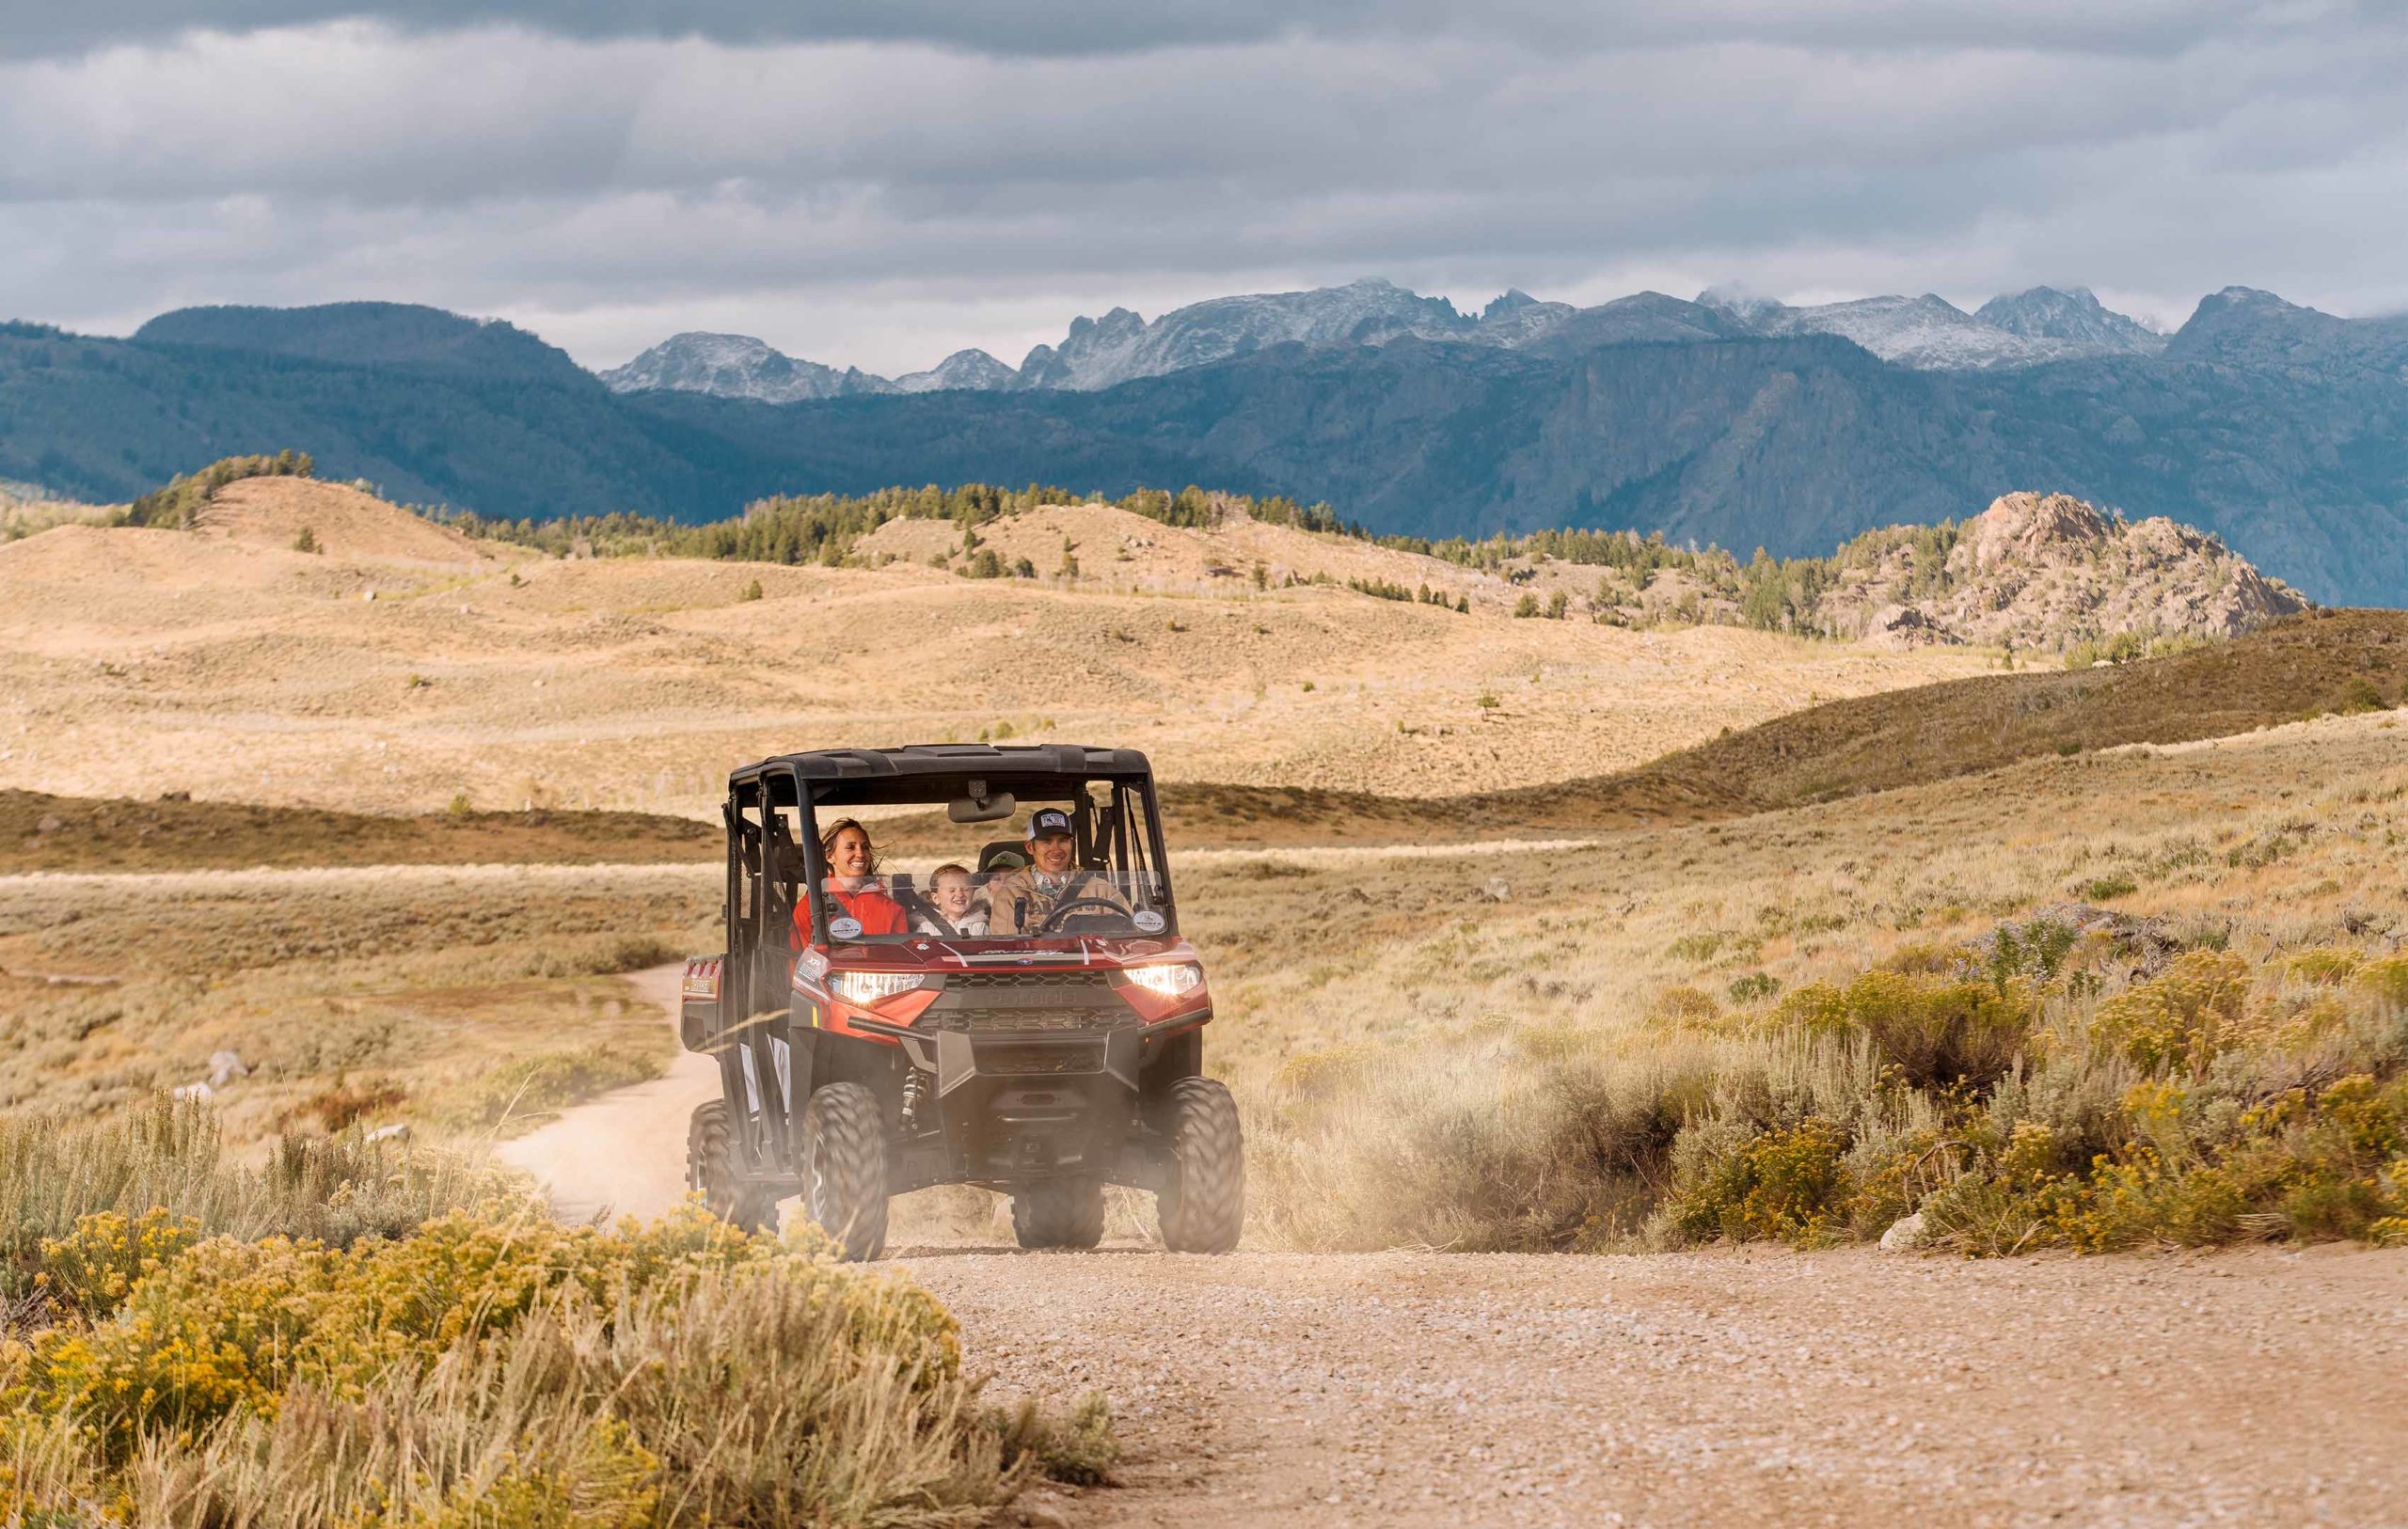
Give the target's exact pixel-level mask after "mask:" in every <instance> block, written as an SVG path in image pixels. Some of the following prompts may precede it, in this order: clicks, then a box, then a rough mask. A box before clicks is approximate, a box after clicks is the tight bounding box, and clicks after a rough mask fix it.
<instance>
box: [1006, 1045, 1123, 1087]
mask: <svg viewBox="0 0 2408 1529" xmlns="http://www.w3.org/2000/svg"><path fill="white" fill-rule="evenodd" d="M977 1058H978V1070H979V1071H980V1072H981V1073H993V1074H998V1075H1001V1076H1005V1077H1011V1078H1035V1077H1045V1076H1058V1075H1061V1074H1065V1073H1085V1072H1101V1071H1102V1070H1103V1047H1102V1045H1101V1043H1100V1042H1092V1041H1091V1042H1088V1043H1086V1044H1085V1045H1071V1046H982V1047H980V1048H978V1050H977Z"/></svg>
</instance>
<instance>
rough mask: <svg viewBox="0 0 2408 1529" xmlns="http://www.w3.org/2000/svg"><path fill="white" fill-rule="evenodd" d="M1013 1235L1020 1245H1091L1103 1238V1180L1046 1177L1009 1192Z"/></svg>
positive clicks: (1059, 1246)
mask: <svg viewBox="0 0 2408 1529" xmlns="http://www.w3.org/2000/svg"><path fill="white" fill-rule="evenodd" d="M1012 1236H1013V1237H1017V1238H1018V1239H1019V1241H1020V1245H1021V1246H1022V1247H1023V1248H1092V1247H1094V1246H1095V1245H1096V1244H1097V1243H1099V1242H1101V1241H1102V1240H1103V1181H1102V1180H1101V1179H1095V1178H1049V1179H1045V1180H1043V1181H1041V1182H1039V1183H1036V1184H1031V1185H1028V1186H1026V1187H1025V1188H1023V1189H1021V1190H1017V1191H1015V1192H1014V1193H1013V1195H1012Z"/></svg>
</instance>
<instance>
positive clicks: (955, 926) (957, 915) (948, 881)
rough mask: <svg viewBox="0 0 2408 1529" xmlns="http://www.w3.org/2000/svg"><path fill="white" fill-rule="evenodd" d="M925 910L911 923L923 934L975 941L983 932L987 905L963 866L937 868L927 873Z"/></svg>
mask: <svg viewBox="0 0 2408 1529" xmlns="http://www.w3.org/2000/svg"><path fill="white" fill-rule="evenodd" d="M927 903H928V906H927V911H926V912H923V913H922V914H921V915H920V916H919V918H917V919H916V920H914V921H913V922H912V928H913V929H914V930H915V931H916V932H918V933H920V934H923V935H936V936H939V937H941V938H944V937H951V938H964V939H975V938H978V937H979V936H981V935H984V934H985V933H986V932H987V905H986V903H985V902H984V901H983V900H982V899H981V898H980V897H979V895H978V880H977V877H975V876H974V875H971V874H970V868H969V867H968V866H966V865H955V864H946V865H940V866H938V867H937V868H936V869H935V870H934V871H931V872H929V873H928V897H927Z"/></svg>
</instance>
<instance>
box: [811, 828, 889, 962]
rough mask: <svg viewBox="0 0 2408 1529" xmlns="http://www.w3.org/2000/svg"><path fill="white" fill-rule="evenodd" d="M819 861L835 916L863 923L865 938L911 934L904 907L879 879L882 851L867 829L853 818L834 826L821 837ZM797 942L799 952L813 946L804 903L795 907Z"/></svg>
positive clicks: (861, 931) (861, 930)
mask: <svg viewBox="0 0 2408 1529" xmlns="http://www.w3.org/2000/svg"><path fill="white" fill-rule="evenodd" d="M819 858H820V859H822V860H824V861H826V862H827V866H828V881H827V893H828V896H829V897H830V898H831V899H832V900H833V901H834V903H835V905H836V907H837V909H838V910H839V911H838V912H837V914H836V915H835V917H839V918H847V919H850V920H852V921H853V922H856V923H858V924H860V925H861V928H860V930H859V931H858V933H859V934H863V935H901V934H908V933H910V932H911V921H910V920H908V919H906V918H905V917H904V914H903V905H902V904H900V903H898V902H896V901H895V899H894V898H892V897H890V896H888V895H887V892H886V883H884V882H882V881H880V880H879V878H878V851H877V850H876V849H874V848H872V847H871V845H870V842H869V830H868V829H867V828H863V827H862V826H861V824H860V823H859V822H858V821H856V820H854V819H852V818H840V819H838V820H837V821H836V822H834V823H832V824H830V825H829V827H828V831H827V832H825V833H823V834H821V835H820V836H819ZM831 922H833V920H832V921H831ZM845 938H853V937H851V936H847V937H845ZM794 943H795V948H796V949H797V950H800V949H801V948H802V947H803V946H805V945H808V944H810V943H811V910H810V908H809V906H807V905H806V904H805V903H804V902H801V901H798V902H797V903H796V904H795V909H794Z"/></svg>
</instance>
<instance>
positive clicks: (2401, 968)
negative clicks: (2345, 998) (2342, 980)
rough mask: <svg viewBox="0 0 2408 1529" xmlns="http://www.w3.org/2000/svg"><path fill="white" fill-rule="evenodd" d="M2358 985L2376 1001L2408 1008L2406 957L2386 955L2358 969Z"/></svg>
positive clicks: (2407, 965) (2407, 958) (2407, 968)
mask: <svg viewBox="0 0 2408 1529" xmlns="http://www.w3.org/2000/svg"><path fill="white" fill-rule="evenodd" d="M2358 985H2359V986H2360V987H2363V988H2365V989H2366V990H2367V991H2368V992H2369V993H2372V994H2373V995H2374V996H2375V997H2376V998H2377V999H2380V1000H2381V1001H2384V1002H2385V1003H2389V1004H2393V1005H2395V1006H2397V1007H2401V1008H2408V955H2387V956H2385V957H2384V958H2383V959H2382V960H2380V961H2369V962H2368V963H2367V964H2366V965H2365V966H2363V967H2360V968H2359V969H2358Z"/></svg>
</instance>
